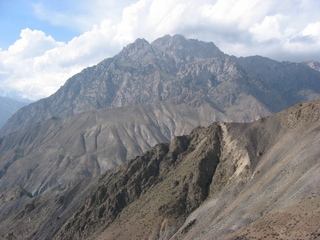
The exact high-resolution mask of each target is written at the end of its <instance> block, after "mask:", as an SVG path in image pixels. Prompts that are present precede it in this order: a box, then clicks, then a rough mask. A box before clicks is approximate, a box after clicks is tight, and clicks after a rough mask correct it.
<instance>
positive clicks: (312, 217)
mask: <svg viewBox="0 0 320 240" xmlns="http://www.w3.org/2000/svg"><path fill="white" fill-rule="evenodd" d="M319 129H320V101H319V100H318V101H313V102H309V103H303V104H299V105H297V106H295V107H292V108H290V109H288V110H286V111H283V112H280V113H279V114H276V115H275V116H272V117H267V118H263V119H261V120H258V121H255V122H252V123H214V124H212V125H211V126H209V127H208V128H204V127H198V128H196V129H194V130H193V131H192V132H191V134H190V135H186V136H180V137H176V138H174V140H173V141H171V142H170V143H161V144H158V145H156V146H155V147H153V148H151V149H150V150H149V151H147V152H145V153H144V154H143V155H141V156H138V157H136V158H135V159H133V160H131V161H129V162H127V163H125V164H123V165H121V166H119V167H116V168H114V169H112V170H109V171H107V172H106V173H105V174H103V175H101V176H99V177H96V178H94V179H92V180H90V179H85V180H82V181H81V182H79V183H78V184H76V185H75V186H74V187H72V188H70V189H69V190H65V191H52V192H47V193H45V194H43V195H41V196H38V197H35V198H33V199H31V200H30V201H29V202H28V204H29V205H30V206H32V210H31V211H29V212H28V213H27V212H26V207H21V208H18V209H16V210H15V212H14V213H11V214H10V216H9V217H7V218H6V219H5V221H1V219H0V222H1V223H0V232H1V234H2V236H3V237H5V238H8V239H21V238H22V239H88V238H90V239H172V240H173V239H215V238H218V239H245V238H250V237H260V238H272V237H282V238H284V239H297V238H300V239H301V238H302V239H306V238H308V239H317V238H318V236H319V234H320V232H319V225H318V223H319V211H318V206H317V204H319V199H320V176H319V174H318V173H319V170H320V163H319V157H320V151H319V147H318V146H319V144H320V142H319V141H320V131H319ZM29 205H28V206H29ZM297 207H298V208H299V209H297ZM30 209H31V207H30ZM309 210H310V211H309ZM44 213H46V214H44ZM279 216H281V218H279ZM292 217H293V218H292ZM286 219H287V220H286ZM275 226H277V227H275ZM302 229H303V231H301V230H302ZM278 230H280V231H278ZM297 234H298V235H297Z"/></svg>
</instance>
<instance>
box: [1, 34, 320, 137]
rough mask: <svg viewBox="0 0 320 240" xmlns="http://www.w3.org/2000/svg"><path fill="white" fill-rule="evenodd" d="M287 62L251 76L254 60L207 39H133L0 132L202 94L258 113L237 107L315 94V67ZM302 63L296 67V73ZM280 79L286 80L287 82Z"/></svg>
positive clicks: (195, 101)
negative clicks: (246, 63)
mask: <svg viewBox="0 0 320 240" xmlns="http://www.w3.org/2000/svg"><path fill="white" fill-rule="evenodd" d="M239 61H240V60H239ZM268 61H269V60H267V61H259V64H260V65H261V66H260V65H259V66H260V68H262V69H265V68H268V67H269V65H270V64H269V63H268ZM270 61H271V62H274V63H276V64H278V65H281V64H282V63H278V62H276V61H273V60H270ZM253 62H254V61H253ZM289 65H290V64H289ZM291 65H292V67H291V68H285V67H282V68H274V69H270V72H268V71H265V73H263V74H264V75H263V76H259V74H256V72H254V70H255V69H256V68H253V69H250V71H248V70H246V68H244V67H243V66H241V64H239V63H238V61H237V59H235V58H234V57H230V56H228V55H226V54H224V53H223V52H221V51H220V50H219V49H218V48H217V47H216V46H215V45H214V44H213V43H207V42H202V41H198V40H192V39H185V38H184V37H183V36H181V35H174V36H169V35H167V36H164V37H162V38H159V39H157V40H155V41H154V42H152V43H148V42H147V41H146V40H144V39H137V40H136V41H135V42H134V43H132V44H129V45H128V46H127V47H125V48H124V49H123V50H122V51H121V52H120V53H119V54H117V55H116V56H114V57H112V58H108V59H105V60H104V61H102V62H101V63H99V64H97V65H96V66H93V67H90V68H87V69H84V70H83V71H82V72H81V73H79V74H77V75H75V76H73V77H71V78H70V79H69V80H68V81H67V82H66V83H65V85H64V86H62V87H61V88H60V89H59V90H58V91H57V92H56V93H55V94H53V95H52V96H50V97H48V98H45V99H41V100H39V101H37V102H35V103H33V104H30V105H29V106H27V107H25V108H22V109H21V110H19V111H18V112H17V113H16V114H15V115H14V116H12V117H11V119H10V120H9V121H8V122H7V123H6V125H5V126H4V127H3V128H2V129H1V130H0V135H2V136H4V135H6V134H8V133H10V132H13V131H16V130H18V129H19V128H21V127H24V126H30V125H32V124H33V123H36V122H40V121H44V120H47V119H50V118H51V117H58V118H64V117H66V116H70V115H73V114H76V113H80V112H83V111H87V110H94V109H102V108H109V107H124V106H132V105H143V104H150V103H155V102H159V101H166V100H172V99H174V100H175V102H176V103H186V104H188V105H191V106H199V105H200V104H201V102H203V101H205V102H208V103H209V104H210V105H211V106H212V107H213V108H215V109H217V110H218V111H220V112H221V113H223V114H225V115H227V116H228V117H229V118H230V119H234V120H236V121H253V120H255V119H256V118H257V117H262V116H265V115H259V113H253V115H251V113H247V114H245V113H243V114H242V113H241V112H242V110H243V109H248V108H250V106H253V105H254V106H256V108H261V109H265V111H266V112H268V113H276V112H279V111H281V110H283V109H285V108H287V107H290V106H292V105H294V104H296V103H298V102H302V101H309V100H312V99H316V98H318V97H319V84H318V83H319V81H320V80H319V79H320V73H319V72H316V71H314V70H313V69H311V68H310V67H307V66H305V65H303V64H291ZM291 65H290V66H291ZM302 68H303V73H301V74H299V73H300V69H302ZM291 70H292V71H293V72H292V73H291V72H290V71H291ZM272 71H277V72H276V73H273V72H272ZM267 73H270V74H271V75H274V77H273V79H272V84H269V82H268V79H267V78H266V77H265V74H267ZM305 76H308V78H305ZM309 76H310V77H309ZM311 77H312V78H311ZM284 81H287V82H285V83H284ZM276 82H278V83H279V84H274V83H276ZM305 83H306V84H305ZM291 84H292V85H293V86H291ZM288 86H291V87H290V88H289V89H287V87H288ZM309 93H310V94H309ZM239 114H240V116H238V115H239Z"/></svg>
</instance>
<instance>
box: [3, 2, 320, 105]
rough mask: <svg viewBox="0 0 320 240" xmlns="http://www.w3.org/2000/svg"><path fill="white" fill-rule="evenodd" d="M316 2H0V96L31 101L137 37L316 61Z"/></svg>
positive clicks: (319, 32)
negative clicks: (194, 41)
mask: <svg viewBox="0 0 320 240" xmlns="http://www.w3.org/2000/svg"><path fill="white" fill-rule="evenodd" d="M319 13H320V1H319V0H131V1H129V0H121V1H120V0H90V1H87V0H63V1H62V0H55V1H52V0H15V1H12V0H0V31H1V35H0V95H2V96H15V97H16V96H19V97H21V98H26V99H31V100H37V99H40V98H43V97H47V96H49V95H51V94H53V93H54V92H55V91H57V90H58V88H59V87H60V86H61V85H63V84H64V83H65V81H66V80H67V79H68V78H70V77H71V76H73V75H74V74H76V73H78V72H80V71H81V70H82V69H84V68H86V67H88V66H92V65H95V64H97V63H99V62H100V61H101V60H103V59H105V58H108V57H112V56H114V55H116V54H117V53H118V52H119V51H121V49H122V48H123V47H125V46H126V45H128V44H129V43H132V42H134V41H135V39H137V38H144V39H146V40H147V41H149V42H152V41H154V40H155V39H157V38H159V37H162V36H164V35H166V34H171V35H174V34H182V35H183V36H185V37H186V38H193V39H199V40H203V41H207V42H213V43H214V44H215V45H216V46H217V47H219V48H220V50H222V51H223V52H225V53H226V54H229V55H235V56H237V57H240V56H244V57H245V56H252V55H261V56H266V57H269V58H272V59H275V60H278V61H293V62H303V61H309V60H315V61H318V62H320V14H319Z"/></svg>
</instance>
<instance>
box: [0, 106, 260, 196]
mask: <svg viewBox="0 0 320 240" xmlns="http://www.w3.org/2000/svg"><path fill="white" fill-rule="evenodd" d="M256 112H258V110H257V111H256ZM264 113H265V112H261V114H264ZM226 120H228V118H227V117H226V116H225V115H224V114H222V113H220V112H218V111H217V110H215V109H214V108H212V107H211V106H210V105H209V104H206V103H203V104H202V105H201V106H199V107H191V106H189V105H186V104H178V105H176V104H173V103H169V102H162V103H156V104H150V105H142V106H131V107H123V108H115V109H101V110H92V111H88V112H83V113H79V114H76V115H73V116H70V117H67V118H65V119H57V118H52V119H50V120H47V121H44V122H41V123H37V124H34V125H32V126H31V127H27V128H24V129H21V130H19V131H17V132H16V133H13V134H9V135H6V136H5V137H3V138H2V139H1V142H0V151H1V153H2V154H1V156H0V169H1V171H0V190H4V189H7V188H11V187H14V186H16V185H20V186H22V187H23V188H25V189H27V190H28V191H30V192H31V193H33V194H35V195H38V194H41V193H43V192H44V191H47V190H48V189H55V188H66V187H69V186H71V185H72V184H74V183H76V182H77V181H79V180H80V179H82V178H85V177H92V176H97V175H100V174H101V173H103V172H105V171H106V170H108V169H111V168H113V167H115V166H117V165H119V164H121V163H123V162H125V161H127V160H128V159H131V158H133V157H135V156H137V155H139V154H141V153H142V152H143V151H145V150H147V149H149V148H150V147H152V146H154V145H156V144H157V143H159V142H169V141H170V140H171V139H172V138H173V137H175V136H178V135H182V134H186V133H189V132H190V131H191V130H192V129H193V128H194V127H196V126H200V125H203V126H207V125H209V124H210V123H211V122H213V121H226Z"/></svg>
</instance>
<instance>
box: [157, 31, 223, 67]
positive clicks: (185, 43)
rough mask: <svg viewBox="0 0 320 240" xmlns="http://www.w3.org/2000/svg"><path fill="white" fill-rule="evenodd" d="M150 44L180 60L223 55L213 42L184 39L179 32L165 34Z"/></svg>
mask: <svg viewBox="0 0 320 240" xmlns="http://www.w3.org/2000/svg"><path fill="white" fill-rule="evenodd" d="M151 45H152V46H154V47H156V48H158V49H160V50H161V51H164V52H166V53H168V54H170V55H172V56H175V58H180V59H181V60H191V61H194V60H196V59H205V58H213V57H223V56H225V54H224V53H223V52H222V51H221V50H220V49H219V48H218V47H217V46H216V45H214V43H213V42H203V41H198V40H195V39H186V38H185V37H184V36H182V35H180V34H176V35H173V36H170V35H165V36H164V37H162V38H158V39H157V40H155V41H154V42H152V43H151Z"/></svg>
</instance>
